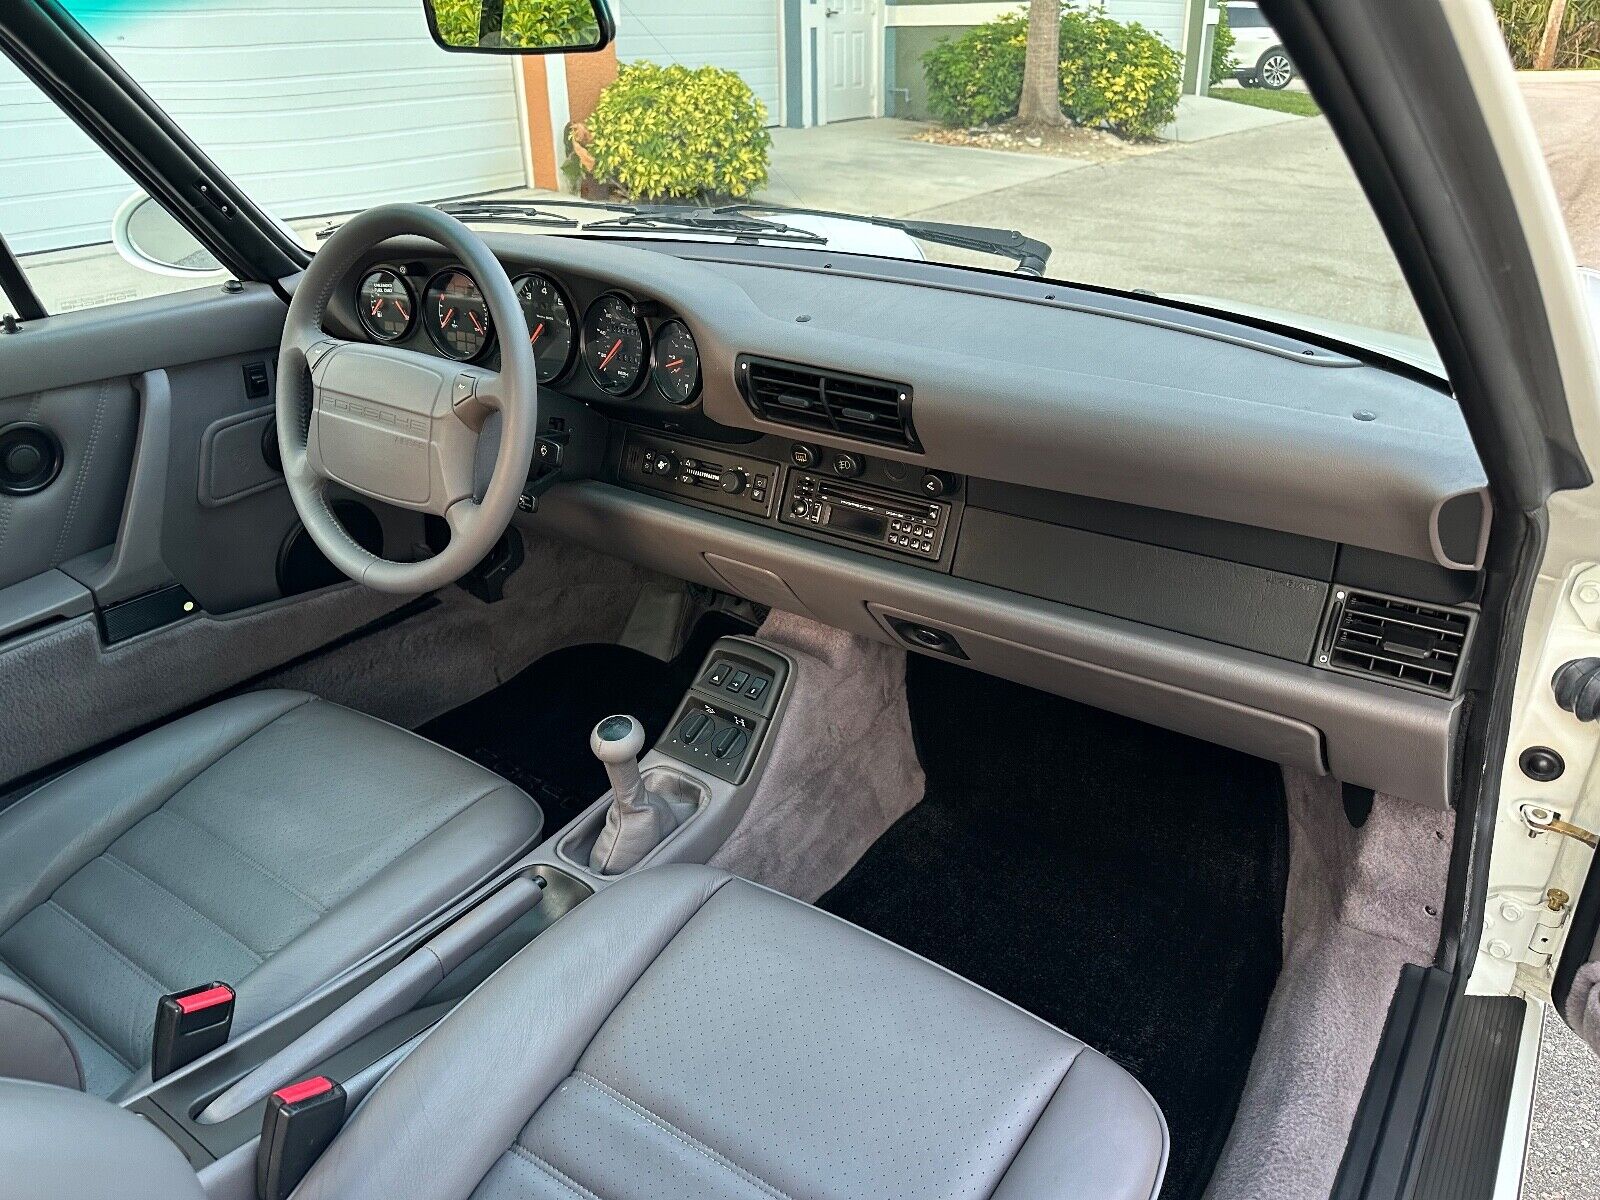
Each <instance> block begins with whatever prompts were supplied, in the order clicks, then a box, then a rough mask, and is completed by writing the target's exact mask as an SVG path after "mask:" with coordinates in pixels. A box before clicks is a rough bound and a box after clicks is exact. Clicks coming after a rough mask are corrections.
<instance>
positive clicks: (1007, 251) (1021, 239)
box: [709, 204, 1050, 275]
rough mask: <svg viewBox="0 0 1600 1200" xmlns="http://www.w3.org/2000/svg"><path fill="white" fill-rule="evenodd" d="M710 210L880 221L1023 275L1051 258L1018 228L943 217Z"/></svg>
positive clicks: (780, 207) (761, 207)
mask: <svg viewBox="0 0 1600 1200" xmlns="http://www.w3.org/2000/svg"><path fill="white" fill-rule="evenodd" d="M709 211H710V212H713V213H729V214H733V213H749V212H772V213H786V212H788V213H798V214H803V215H805V216H810V217H830V218H833V219H834V220H839V221H860V222H862V223H864V224H867V225H881V226H883V227H884V228H885V229H898V230H900V232H902V233H907V234H910V235H911V236H912V237H914V238H921V239H922V240H923V241H925V242H936V243H937V244H939V245H941V246H954V247H956V248H958V249H962V250H976V251H977V252H979V253H980V254H995V255H998V256H999V257H1001V258H1009V259H1011V260H1012V261H1013V262H1015V263H1016V264H1017V267H1016V269H1017V271H1018V273H1020V274H1023V275H1043V274H1044V268H1045V264H1046V263H1048V262H1049V261H1050V247H1049V246H1048V245H1046V244H1045V243H1044V242H1041V241H1040V240H1039V239H1038V238H1031V237H1028V236H1027V235H1026V234H1024V233H1022V232H1021V231H1020V230H1016V229H992V228H989V227H988V226H985V225H951V224H948V223H946V222H944V221H916V220H909V219H906V218H902V217H875V216H865V215H863V214H861V213H847V212H830V211H828V210H827V209H822V208H796V207H793V206H790V205H785V204H725V205H723V206H721V207H720V208H714V209H710V210H709Z"/></svg>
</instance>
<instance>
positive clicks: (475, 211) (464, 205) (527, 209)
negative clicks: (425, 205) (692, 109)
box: [434, 197, 828, 245]
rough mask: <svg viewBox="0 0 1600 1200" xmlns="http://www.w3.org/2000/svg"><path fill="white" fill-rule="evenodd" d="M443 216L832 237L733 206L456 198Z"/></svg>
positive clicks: (781, 237) (821, 240) (613, 228)
mask: <svg viewBox="0 0 1600 1200" xmlns="http://www.w3.org/2000/svg"><path fill="white" fill-rule="evenodd" d="M434 207H435V208H437V209H438V210H439V211H440V212H446V213H449V214H450V215H451V216H453V217H458V218H460V219H462V220H468V221H470V220H479V221H503V222H507V223H511V224H522V225H540V226H546V227H549V228H561V229H578V228H582V229H583V231H584V232H586V233H587V232H591V231H593V232H597V233H605V232H617V231H625V230H631V229H659V230H687V231H690V232H693V233H712V234H718V235H721V236H723V237H732V238H755V239H760V238H767V239H771V240H777V241H789V242H807V243H810V244H813V245H820V244H825V243H826V242H827V240H828V239H827V238H825V237H823V236H822V235H821V234H820V233H813V232H812V231H811V230H809V229H796V228H795V227H794V226H792V225H785V224H783V223H782V222H781V221H768V220H765V219H763V218H761V217H752V216H746V215H743V214H741V213H737V212H734V211H733V210H732V208H731V207H727V208H721V209H715V208H699V207H696V206H694V205H689V204H619V203H615V202H610V201H605V200H570V199H567V198H565V197H558V198H552V199H549V200H543V201H540V202H534V201H531V200H492V199H489V200H453V201H450V202H448V203H444V204H436V205H434ZM552 208H579V209H598V210H599V211H601V212H610V213H616V214H617V215H616V216H614V217H606V218H603V219H601V220H598V221H581V222H580V221H576V220H573V219H572V218H571V217H564V216H562V215H561V214H560V213H555V212H551V211H550V210H551V209H552Z"/></svg>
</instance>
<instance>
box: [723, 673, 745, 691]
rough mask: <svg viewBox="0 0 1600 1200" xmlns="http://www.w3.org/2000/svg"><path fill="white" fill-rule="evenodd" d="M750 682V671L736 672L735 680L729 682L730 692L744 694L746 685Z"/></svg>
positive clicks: (734, 674)
mask: <svg viewBox="0 0 1600 1200" xmlns="http://www.w3.org/2000/svg"><path fill="white" fill-rule="evenodd" d="M749 682H750V672H749V671H735V672H734V673H733V678H732V679H730V680H728V690H729V691H730V692H742V691H744V685H745V684H747V683H749Z"/></svg>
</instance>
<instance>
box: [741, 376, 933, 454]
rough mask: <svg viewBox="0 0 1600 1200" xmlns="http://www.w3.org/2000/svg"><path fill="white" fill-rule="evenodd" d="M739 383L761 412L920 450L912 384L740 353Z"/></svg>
mask: <svg viewBox="0 0 1600 1200" xmlns="http://www.w3.org/2000/svg"><path fill="white" fill-rule="evenodd" d="M739 385H740V387H741V388H742V389H743V390H744V398H745V402H746V403H748V404H749V405H750V408H751V410H752V411H754V412H755V414H756V415H757V416H758V417H765V418H766V419H767V420H769V421H776V422H778V423H779V424H781V425H792V426H794V427H796V428H799V429H821V430H826V431H827V432H830V433H836V434H838V435H839V436H840V437H847V438H854V439H855V440H857V441H862V442H876V443H877V444H878V445H880V446H904V447H907V448H908V449H912V450H921V449H922V445H921V443H920V442H918V441H917V435H916V431H915V430H914V429H912V427H911V388H910V387H909V386H907V385H906V384H900V383H887V382H885V381H884V380H882V379H864V378H862V377H861V376H859V375H844V374H841V373H839V372H837V371H819V370H817V369H816V368H814V367H801V366H797V365H795V364H794V363H784V362H774V361H773V360H771V359H765V358H750V357H749V356H741V357H740V359H739Z"/></svg>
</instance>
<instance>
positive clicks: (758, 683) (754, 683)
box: [744, 675, 771, 700]
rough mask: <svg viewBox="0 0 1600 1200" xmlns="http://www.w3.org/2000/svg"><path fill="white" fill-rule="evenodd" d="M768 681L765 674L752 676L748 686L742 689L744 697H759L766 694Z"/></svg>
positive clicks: (755, 698) (750, 698) (751, 698)
mask: <svg viewBox="0 0 1600 1200" xmlns="http://www.w3.org/2000/svg"><path fill="white" fill-rule="evenodd" d="M770 682H771V680H769V679H768V678H767V677H766V676H765V675H757V676H754V677H753V678H752V679H751V680H750V686H749V687H747V688H745V690H744V694H745V698H746V699H748V700H759V699H761V697H762V696H763V695H765V694H766V691H767V684H768V683H770Z"/></svg>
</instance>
